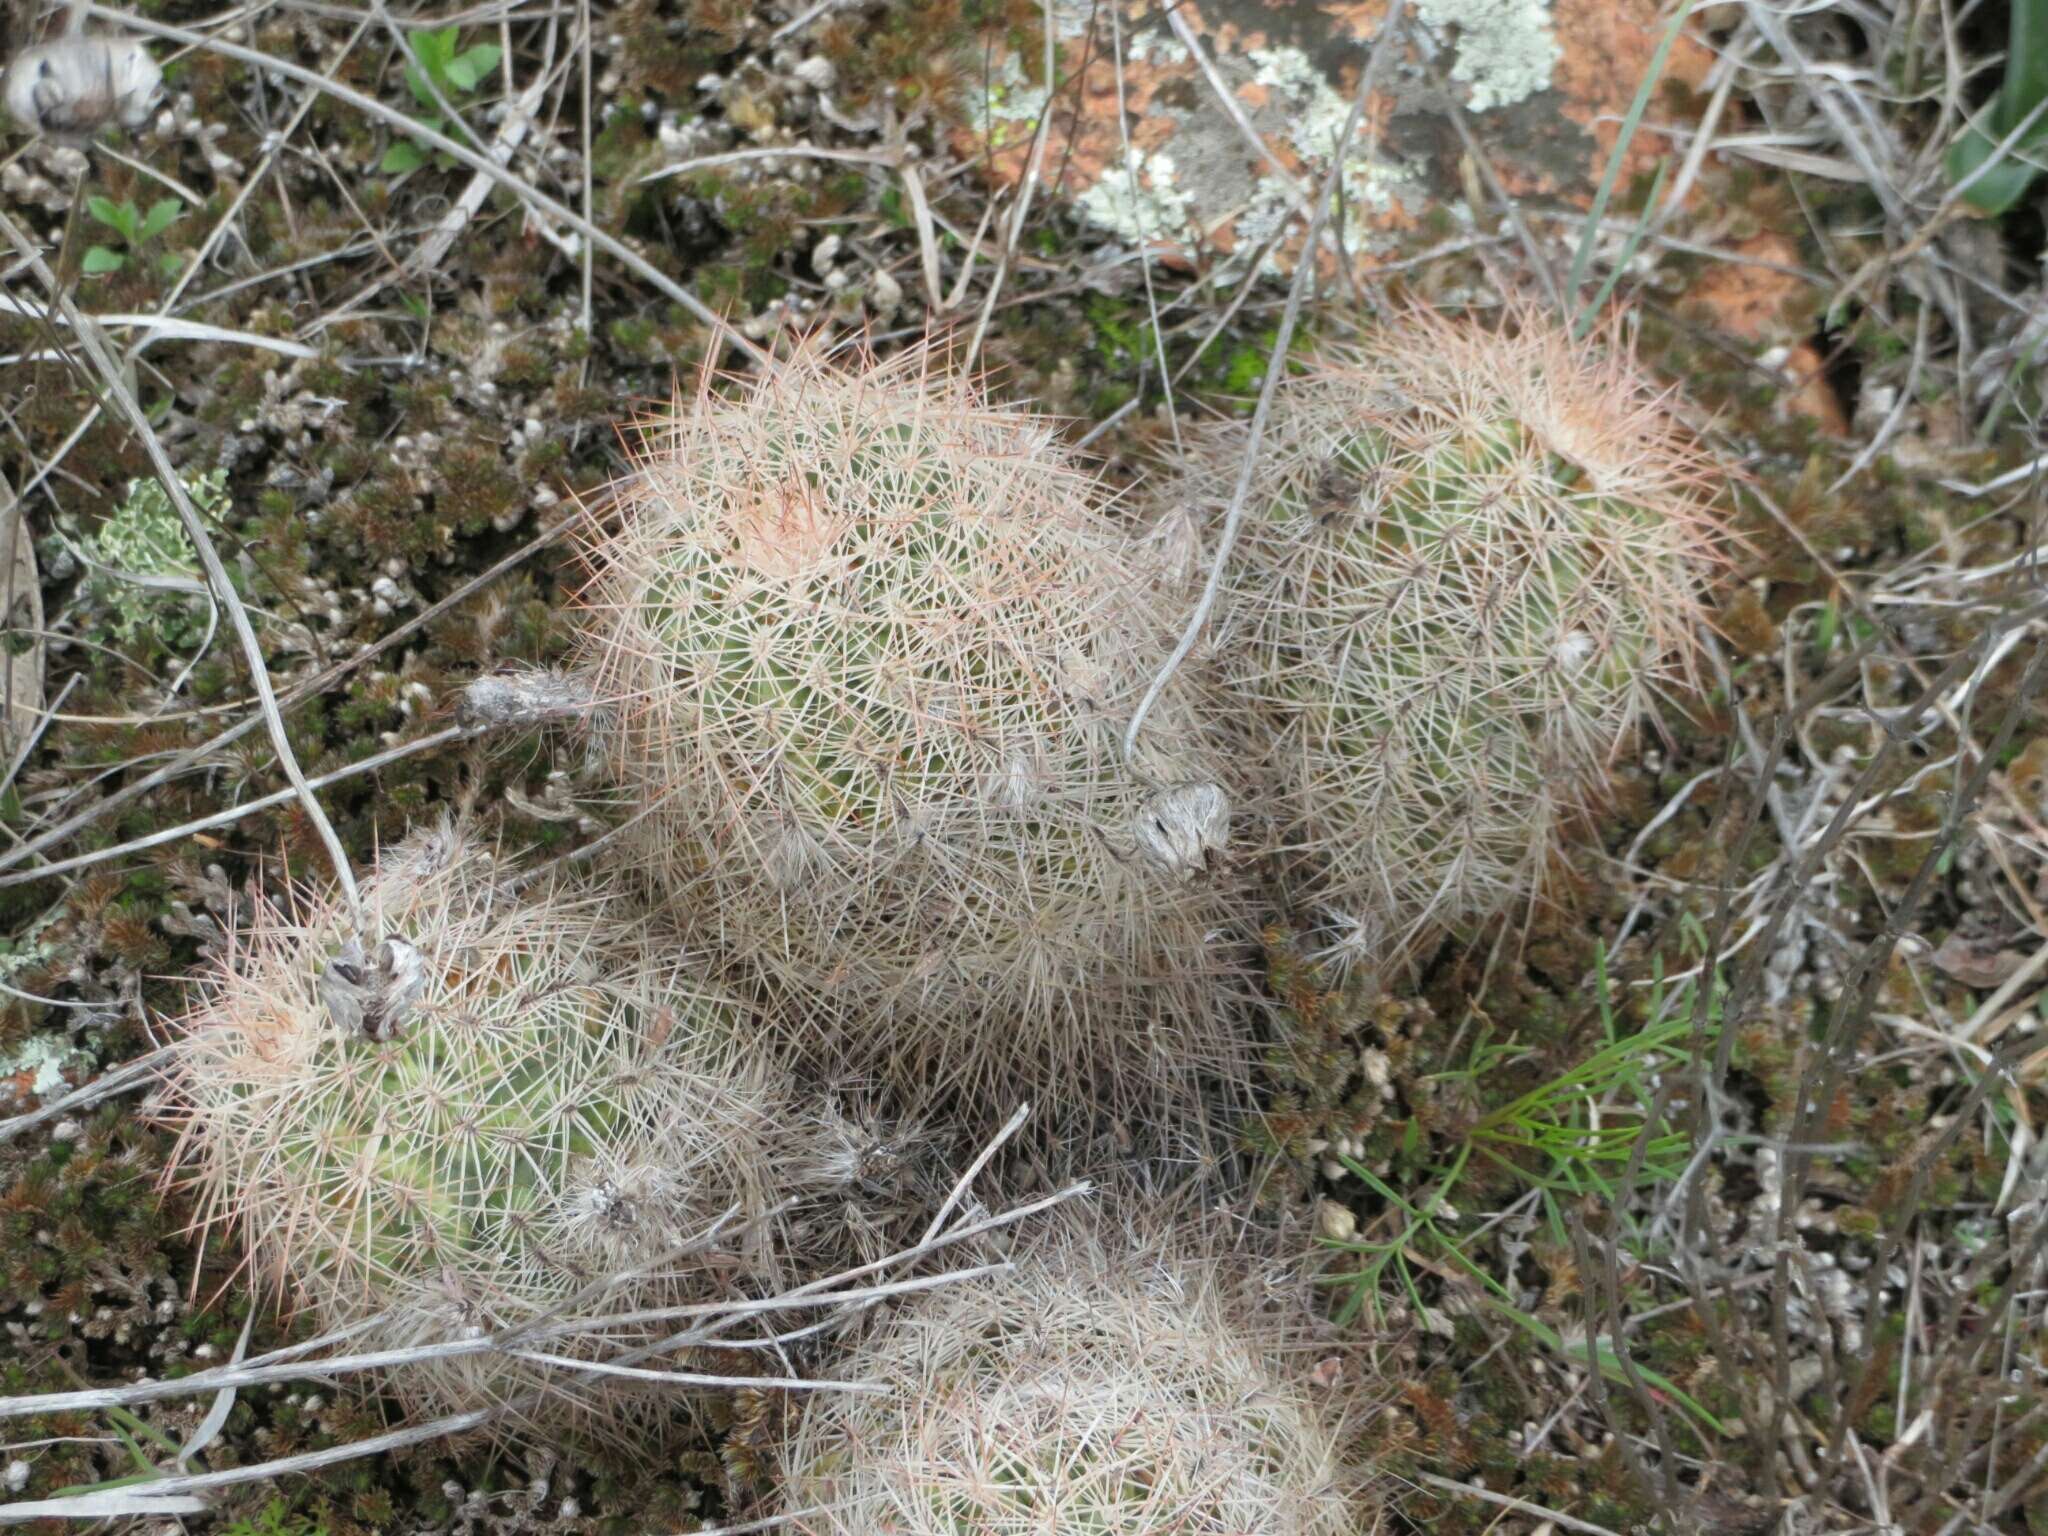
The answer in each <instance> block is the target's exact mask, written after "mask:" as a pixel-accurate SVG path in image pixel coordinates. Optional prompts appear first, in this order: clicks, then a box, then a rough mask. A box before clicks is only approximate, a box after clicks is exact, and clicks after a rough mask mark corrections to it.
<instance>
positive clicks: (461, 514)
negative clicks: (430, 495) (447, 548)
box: [434, 443, 526, 537]
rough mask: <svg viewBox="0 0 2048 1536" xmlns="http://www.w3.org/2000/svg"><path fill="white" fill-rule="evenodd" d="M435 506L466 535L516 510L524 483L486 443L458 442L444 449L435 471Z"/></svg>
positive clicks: (521, 502)
mask: <svg viewBox="0 0 2048 1536" xmlns="http://www.w3.org/2000/svg"><path fill="white" fill-rule="evenodd" d="M434 494H435V510H436V512H437V513H438V514H439V516H440V517H441V518H442V519H444V520H445V521H447V522H450V523H452V524H454V527H455V531H456V532H457V533H459V534H462V535H464V536H468V537H474V536H475V535H477V534H480V533H483V532H484V531H485V530H487V529H488V528H489V527H490V526H491V524H492V523H493V522H494V521H495V520H497V519H499V518H503V517H506V516H507V515H509V514H511V513H513V512H516V511H518V510H520V509H521V508H522V507H523V506H524V505H525V503H526V485H525V482H524V481H522V480H521V479H520V477H519V476H518V475H516V474H514V473H513V472H512V470H511V469H510V468H508V467H507V465H506V463H505V461H504V459H503V458H502V457H501V456H500V455H499V452H498V450H497V449H496V448H495V447H494V446H492V445H491V444H488V443H462V444H459V445H457V446H456V447H454V448H451V449H449V450H448V452H447V453H445V454H443V455H442V456H441V458H440V460H439V462H438V465H437V468H436V471H435V492H434Z"/></svg>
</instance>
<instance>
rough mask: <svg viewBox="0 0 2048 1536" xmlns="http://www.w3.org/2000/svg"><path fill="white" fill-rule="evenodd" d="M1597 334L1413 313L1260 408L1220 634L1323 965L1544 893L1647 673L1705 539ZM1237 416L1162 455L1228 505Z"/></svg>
mask: <svg viewBox="0 0 2048 1536" xmlns="http://www.w3.org/2000/svg"><path fill="white" fill-rule="evenodd" d="M1668 407H1669V402H1668V400H1667V398H1666V397H1665V396H1664V395H1663V394H1661V393H1660V392H1659V391H1658V390H1656V389H1655V388H1653V387H1652V385H1651V384H1650V383H1649V382H1648V380H1647V379H1646V378H1645V376H1644V375H1643V374H1642V373H1641V372H1640V371H1639V370H1638V369H1637V367H1636V366H1635V364H1634V363H1633V361H1632V360H1631V359H1630V358H1629V356H1628V355H1627V354H1626V352H1625V350H1624V348H1623V347H1622V346H1621V345H1620V344H1619V339H1618V338H1617V337H1615V336H1613V335H1611V334H1610V335H1607V336H1604V337H1599V338H1596V339H1595V340H1594V341H1593V342H1591V343H1581V342H1577V341H1575V340H1574V339H1573V338H1572V337H1571V336H1570V335H1569V334H1568V333H1567V332H1566V331H1565V330H1563V329H1562V328H1561V327H1560V326H1558V325H1557V324H1556V323H1554V322H1552V321H1549V320H1547V319H1545V318H1543V317H1540V316H1538V315H1536V314H1535V313H1533V312H1521V313H1518V314H1517V315H1516V316H1514V317H1513V320H1512V323H1511V324H1510V325H1508V326H1507V327H1505V328H1503V329H1497V330H1496V329H1487V328H1484V327H1481V326H1478V325H1473V324H1465V323H1459V322H1456V321H1452V320H1448V319H1444V318H1441V317H1436V316H1432V315H1429V314H1426V313H1421V312H1416V313H1411V314H1408V315H1406V316H1403V317H1400V318H1398V319H1395V320H1393V321H1391V322H1389V323H1387V324H1385V325H1383V326H1381V327H1380V328H1378V329H1376V330H1373V331H1371V332H1369V333H1367V334H1366V335H1365V336H1364V338H1363V339H1362V340H1359V341H1357V342H1355V343H1353V344H1350V345H1347V346H1331V347H1328V348H1326V349H1325V350H1323V351H1322V352H1321V353H1320V354H1319V355H1317V356H1316V357H1314V358H1313V359H1312V360H1311V361H1310V362H1309V363H1308V365H1307V366H1306V368H1305V370H1304V371H1302V372H1301V373H1300V374H1299V375H1297V376H1295V377H1292V378H1290V379H1288V380H1286V381H1285V382H1284V383H1283V385H1282V387H1281V390H1280V393H1279V394H1278V396H1277V397H1276V399H1275V401H1274V405H1273V409H1272V412H1271V415H1270V419H1269V422H1268V426H1267V430H1266V434H1265V437H1264V441H1263V443H1262V444H1261V447H1260V453H1259V459H1258V463H1257V465H1256V467H1255V475H1254V479H1253V482H1252V486H1251V494H1250V498H1249V500H1248V503H1247V506H1246V510H1245V514H1244V520H1243V523H1242V532H1241V534H1240V537H1239V540H1238V543H1237V546H1236V549H1235V551H1234V554H1233V564H1232V580H1233V589H1232V592H1231V600H1230V604H1229V613H1228V616H1227V617H1226V619H1225V620H1224V622H1223V624H1222V626H1221V628H1220V632H1219V634H1218V637H1217V640H1216V643H1215V645H1214V647H1213V653H1214V657H1215V661H1216V668H1217V671H1218V673H1219V675H1220V677H1221V680H1222V684H1223V691H1224V695H1225V698H1226V701H1227V709H1226V713H1227V714H1228V716H1229V717H1230V719H1231V721H1232V722H1233V725H1234V728H1235V730H1236V731H1237V733H1238V737H1239V740H1240V741H1241V743H1242V745H1243V748H1244V752H1243V756H1244V758H1245V759H1246V760H1248V761H1252V762H1255V763H1256V764H1257V767H1258V770H1259V771H1258V773H1257V774H1256V775H1255V778H1256V781H1257V783H1258V784H1259V785H1260V786H1261V787H1262V788H1263V790H1264V791H1265V792H1267V793H1269V794H1270V795H1271V796H1272V797H1273V805H1274V815H1275V822H1276V827H1277V832H1278V841H1279V845H1280V847H1281V849H1282V850H1283V852H1284V855H1285V862H1286V865H1287V867H1288V869H1289V871H1290V873H1291V875H1292V876H1293V877H1294V879H1295V880H1296V881H1297V882H1298V883H1299V885H1300V886H1301V888H1302V889H1303V891H1304V892H1305V894H1306V897H1307V900H1308V902H1309V904H1310V905H1312V906H1313V907H1314V908H1316V909H1317V910H1318V911H1319V913H1320V916H1321V919H1322V922H1323V924H1324V925H1325V927H1326V929H1327V931H1328V936H1329V938H1330V939H1331V941H1332V944H1333V947H1334V952H1335V953H1336V954H1337V955H1339V956H1344V955H1351V956H1353V957H1371V958H1376V959H1384V958H1389V957H1393V956H1395V955H1398V954H1399V953H1400V952H1402V951H1403V950H1404V949H1406V948H1408V947H1409V946H1411V945H1412V944H1413V943H1414V942H1415V941H1417V940H1419V939H1421V938H1424V937H1427V936H1428V935H1430V934H1433V933H1437V932H1440V931H1441V930H1442V929H1443V927H1444V926H1446V925H1448V924H1452V923H1456V922H1459V921H1461V920H1465V919H1470V918H1474V917H1480V916H1485V915H1488V914H1490V913H1493V912H1495V911H1498V910H1500V909H1502V908H1503V907H1505V906H1507V905H1509V904H1511V903H1512V902H1514V901H1515V900H1517V899H1519V898H1521V897H1524V896H1526V895H1528V894H1529V893H1531V892H1533V891H1535V890H1537V889H1538V888H1539V886H1540V884H1541V882H1542V879H1543V876H1544V873H1545V868H1546V865H1547V863H1548V861H1549V858H1550V855H1551V852H1552V849H1553V847H1554V845H1555V843H1556V841H1557V838H1558V836H1559V829H1560V825H1561V824H1562V823H1563V822H1564V821H1565V820H1567V819H1568V818H1569V817H1570V816H1571V815H1572V814H1573V813H1574V812H1576V811H1578V810H1580V809H1582V808H1583V807H1584V806H1585V805H1586V804H1587V802H1588V800H1589V799H1590V798H1591V797H1593V796H1594V795H1596V794H1597V793H1598V788H1599V785H1600V783H1601V781H1602V779H1603V778H1604V775H1605V773H1606V771H1607V769H1608V767H1609V765H1610V763H1611V761H1612V759H1613V757H1614V755H1615V754H1616V753H1617V752H1618V751H1620V750H1621V748H1622V747H1623V746H1624V745H1625V744H1626V743H1627V742H1628V740H1629V739H1630V738H1631V736H1632V735H1633V734H1634V733H1635V732H1636V730H1637V728H1638V727H1639V726H1640V724H1641V723H1642V721H1643V720H1644V719H1645V718H1646V716H1647V715H1648V713H1649V711H1650V709H1651V706H1652V703H1653V701H1654V699H1655V697H1656V695H1657V694H1658V692H1659V691H1660V690H1662V689H1665V688H1667V687H1669V686H1671V685H1674V684H1677V683H1680V682H1682V681H1684V680H1685V679H1686V678H1687V677H1688V676H1689V673H1690V667H1691V662H1692V658H1693V655H1694V651H1695V646H1696V636H1697V633H1698V625H1699V623H1700V621H1701V618H1702V607H1701V600H1700V596H1699V592H1700V582H1701V578H1702V576H1703V574H1704V572H1705V571H1706V569H1707V567H1708V566H1709V565H1710V564H1711V562H1712V561H1713V559H1714V556H1715V545H1716V532H1715V529H1714V525H1713V520H1712V518H1711V516H1710V505H1709V504H1710V493H1711V489H1712V484H1713V476H1712V474H1711V466H1710V464H1709V461H1708V460H1707V459H1706V457H1705V456H1704V454H1703V453H1702V452H1701V451H1700V450H1699V449H1698V447H1696V446H1695V445H1694V444H1693V443H1692V442H1691V441H1690V440H1689V439H1688V438H1687V437H1686V436H1685V434H1684V433H1683V432H1682V431H1680V430H1679V429H1678V427H1677V426H1676V425H1675V424H1674V422H1673V420H1672V417H1671V415H1670V411H1669V408H1668ZM1246 449H1247V431H1246V428H1245V427H1244V426H1243V425H1242V424H1236V423H1232V424H1226V425H1224V426H1222V427H1219V428H1215V429H1212V430H1210V431H1209V432H1208V434H1207V435H1206V437H1204V438H1202V439H1200V440H1199V441H1198V443H1197V444H1196V446H1195V448H1194V449H1193V451H1192V452H1191V454H1190V455H1189V458H1188V461H1187V462H1186V463H1185V465H1184V466H1183V474H1182V477H1181V482H1180V491H1181V494H1182V496H1183V498H1184V499H1185V501H1186V502H1187V503H1188V504H1189V505H1190V506H1192V507H1193V508H1196V509H1198V510H1200V511H1206V512H1208V513H1209V514H1211V515H1212V516H1213V515H1214V514H1216V513H1219V512H1220V510H1221V509H1222V508H1223V507H1224V506H1225V505H1227V503H1228V502H1229V499H1230V496H1231V493H1232V490H1233V489H1234V487H1235V484H1236V480H1237V477H1238V472H1239V467H1240V465H1241V464H1242V462H1243V455H1244V453H1245V452H1246Z"/></svg>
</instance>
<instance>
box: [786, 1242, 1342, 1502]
mask: <svg viewBox="0 0 2048 1536" xmlns="http://www.w3.org/2000/svg"><path fill="white" fill-rule="evenodd" d="M1148 1230H1149V1229H1148ZM1028 1249H1029V1251H1028V1252H1026V1253H1024V1254H1022V1255H1020V1256H1018V1258H1017V1260H1016V1263H1015V1266H1014V1267H1013V1268H1011V1269H1009V1270H1007V1271H1005V1272H1003V1273H999V1274H995V1275H990V1276H987V1277H984V1278H981V1279H978V1280H975V1281H972V1282H970V1283H967V1284H964V1285H960V1286H956V1287H950V1288H948V1289H946V1290H943V1291H937V1292H933V1293H930V1294H927V1295H925V1296H921V1297H918V1298H917V1299H915V1300H914V1301H913V1302H911V1303H910V1304H908V1305H907V1306H906V1307H905V1308H904V1309H903V1310H902V1311H901V1312H899V1313H897V1314H895V1315H894V1316H892V1317H890V1318H887V1319H886V1320H885V1321H884V1322H883V1323H882V1325H881V1326H879V1327H878V1328H877V1330H876V1331H875V1332H874V1333H872V1334H871V1335H870V1336H868V1337H867V1338H865V1339H864V1340H862V1341H861V1342H860V1343H858V1344H857V1345H855V1347H854V1348H853V1349H852V1350H851V1351H850V1353H849V1357H848V1358H847V1360H846V1361H845V1363H844V1366H843V1368H842V1369H843V1371H844V1373H845V1375H846V1377H847V1378H848V1379H849V1380H859V1381H872V1382H878V1383H880V1384H881V1385H882V1386H883V1387H884V1389H885V1390H884V1391H883V1392H881V1393H879V1394H876V1395H872V1396H860V1397H853V1396H838V1395H835V1396H834V1397H833V1398H832V1399H831V1400H830V1401H819V1402H816V1403H814V1404H813V1405H812V1406H811V1408H810V1411H809V1413H808V1414H807V1415H806V1417H805V1419H804V1420H803V1422H802V1424H801V1426H800V1427H799V1428H798V1430H797V1432H796V1434H795V1435H794V1436H793V1438H792V1440H791V1443H790V1446H789V1450H788V1452H787V1471H788V1482H789V1489H788V1497H789V1499H790V1501H791V1504H792V1507H794V1508H797V1509H802V1510H815V1511H817V1512H818V1513H816V1514H814V1515H812V1516H811V1518H810V1522H809V1523H808V1524H806V1525H805V1526H804V1529H806V1530H809V1531H812V1532H815V1533H816V1536H883V1533H885V1532H886V1533H891V1536H982V1533H992V1532H1012V1531H1015V1532H1023V1531H1054V1530H1057V1531H1076V1532H1082V1531H1085V1532H1089V1533H1091V1536H1151V1533H1153V1532H1159V1531H1167V1530H1171V1531H1175V1532H1181V1533H1185V1536H1348V1533H1350V1532H1352V1531H1355V1530H1358V1529H1360V1528H1361V1526H1360V1524H1359V1523H1358V1522H1359V1521H1360V1520H1361V1519H1362V1518H1363V1515H1364V1511H1363V1510H1362V1508H1361V1507H1360V1497H1361V1495H1362V1493H1363V1492H1364V1479H1363V1478H1362V1477H1361V1476H1360V1475H1359V1470H1358V1468H1357V1465H1356V1464H1355V1463H1354V1462H1353V1461H1352V1460H1351V1459H1350V1458H1349V1456H1348V1454H1347V1444H1346V1440H1347V1431H1348V1428H1349V1425H1348V1423H1347V1419H1348V1413H1347V1400H1348V1396H1349V1394H1347V1393H1346V1392H1345V1391H1344V1389H1343V1385H1342V1382H1343V1375H1342V1373H1340V1375H1339V1377H1338V1378H1337V1379H1335V1380H1328V1379H1326V1380H1325V1382H1324V1383H1323V1384H1321V1385H1316V1384H1313V1383H1312V1382H1311V1380H1310V1373H1311V1372H1312V1371H1313V1370H1315V1369H1316V1365H1315V1361H1316V1356H1315V1355H1312V1354H1308V1353H1307V1352H1306V1348H1305V1347H1306V1346H1307V1345H1308V1344H1310V1343H1311V1342H1312V1340H1313V1337H1314V1335H1313V1331H1312V1328H1311V1325H1310V1319H1311V1316H1312V1313H1311V1311H1310V1308H1309V1305H1308V1304H1307V1303H1306V1302H1305V1301H1304V1298H1303V1297H1302V1296H1301V1295H1299V1294H1298V1293H1297V1292H1296V1291H1292V1290H1289V1289H1288V1288H1286V1287H1268V1286H1265V1285H1262V1284H1258V1283H1255V1281H1256V1277H1255V1275H1254V1274H1253V1272H1252V1269H1251V1268H1250V1267H1249V1266H1245V1265H1244V1264H1243V1262H1242V1256H1241V1255H1240V1256H1236V1257H1232V1258H1219V1257H1217V1256H1215V1255H1214V1254H1213V1253H1212V1252H1210V1251H1209V1250H1208V1249H1207V1248H1205V1247H1204V1246H1203V1245H1202V1243H1201V1241H1200V1240H1199V1239H1198V1238H1190V1237H1188V1236H1187V1234H1186V1232H1185V1231H1183V1232H1182V1233H1181V1235H1179V1236H1177V1237H1176V1238H1174V1239H1172V1240H1163V1239H1161V1238H1158V1237H1156V1236H1148V1235H1145V1233H1144V1232H1141V1233H1139V1234H1137V1235H1129V1234H1124V1233H1116V1234H1106V1233H1104V1232H1102V1231H1101V1230H1100V1227H1099V1224H1098V1223H1097V1222H1096V1221H1093V1220H1090V1219H1089V1218H1086V1217H1074V1216H1069V1217H1067V1218H1066V1219H1065V1220H1056V1221H1055V1222H1054V1223H1053V1224H1052V1226H1051V1229H1050V1230H1041V1231H1038V1232H1034V1233H1033V1234H1032V1235H1031V1237H1030V1239H1028Z"/></svg>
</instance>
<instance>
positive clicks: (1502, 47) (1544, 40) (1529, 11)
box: [1415, 0, 1564, 112]
mask: <svg viewBox="0 0 2048 1536" xmlns="http://www.w3.org/2000/svg"><path fill="white" fill-rule="evenodd" d="M1415 10H1416V14H1417V15H1418V16H1419V17H1420V18H1421V19H1422V20H1423V22H1425V23H1426V24H1427V25H1428V26H1430V27H1431V28H1432V29H1434V30H1435V31H1437V32H1439V33H1441V32H1442V31H1443V30H1444V29H1445V28H1447V27H1456V28H1457V29H1458V58H1457V62H1456V63H1455V64H1454V65H1453V66H1452V67H1451V78H1452V79H1453V80H1458V81H1462V82H1464V83H1465V84H1466V85H1469V86H1470V87H1471V88H1472V94H1471V97H1470V99H1469V101H1468V102H1467V105H1468V106H1470V107H1471V109H1472V110H1473V111H1474V112H1490V111H1492V110H1493V109H1494V108H1495V107H1510V106H1513V105H1514V104H1515V103H1516V102H1518V101H1524V100H1526V99H1527V98H1529V97H1531V96H1533V95H1535V94H1536V93H1537V92H1538V91H1541V90H1547V89H1548V88H1549V86H1550V73H1551V71H1552V70H1553V69H1554V68H1556V66H1557V61H1558V59H1559V58H1561V57H1562V56H1563V54H1564V50H1563V49H1562V48H1561V47H1559V46H1558V41H1557V34H1556V33H1555V32H1554V31H1552V30H1551V25H1550V7H1549V6H1548V5H1546V4H1544V3H1543V0H1416V6H1415Z"/></svg>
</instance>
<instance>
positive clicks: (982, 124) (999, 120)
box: [967, 54, 1052, 149]
mask: <svg viewBox="0 0 2048 1536" xmlns="http://www.w3.org/2000/svg"><path fill="white" fill-rule="evenodd" d="M1051 100H1052V92H1051V91H1050V90H1049V89H1047V88H1046V87H1045V86H1042V85H1034V84H1033V83H1032V81H1031V78H1030V76H1028V75H1026V74H1025V73H1024V66H1023V65H1022V64H1021V63H1019V62H1018V60H1017V57H1016V55H1015V54H1005V55H1004V56H1003V59H1002V61H1001V62H1000V63H999V64H997V65H996V67H995V69H994V71H993V72H992V74H991V76H990V79H989V82H988V87H987V89H986V90H983V91H981V92H980V93H978V94H977V95H975V96H974V97H973V98H972V99H971V100H970V101H969V102H968V104H967V115H968V120H969V121H970V122H971V123H972V124H973V126H974V131H975V132H976V133H978V134H980V135H981V136H982V137H983V138H984V139H986V140H987V141H988V146H989V148H990V149H1001V148H1002V147H1003V146H1004V145H1005V144H1007V143H1008V142H1009V139H1010V132H1011V129H1012V128H1013V127H1014V126H1015V125H1016V124H1018V123H1036V122H1037V121H1038V118H1039V115H1040V114H1041V113H1043V112H1044V111H1045V109H1046V105H1047V104H1048V103H1049V102H1050V101H1051Z"/></svg>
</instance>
